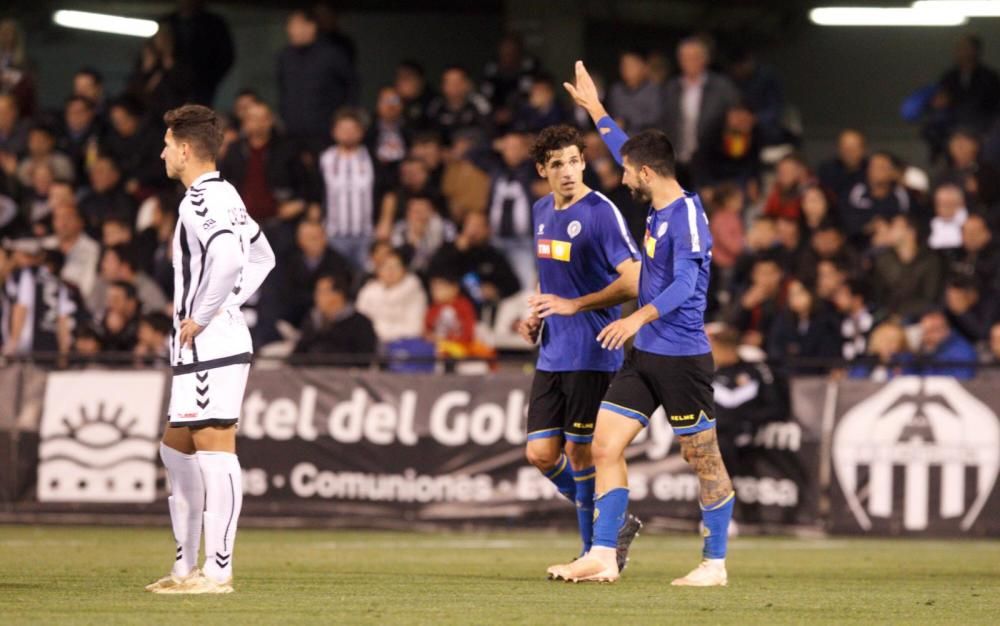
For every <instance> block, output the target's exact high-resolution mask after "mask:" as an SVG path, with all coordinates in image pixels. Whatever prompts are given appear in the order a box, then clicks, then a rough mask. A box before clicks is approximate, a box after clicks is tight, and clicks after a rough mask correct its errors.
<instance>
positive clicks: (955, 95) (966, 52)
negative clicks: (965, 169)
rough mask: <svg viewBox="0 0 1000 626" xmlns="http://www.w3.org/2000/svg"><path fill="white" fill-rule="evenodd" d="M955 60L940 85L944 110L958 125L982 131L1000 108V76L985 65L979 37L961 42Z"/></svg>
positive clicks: (956, 50)
mask: <svg viewBox="0 0 1000 626" xmlns="http://www.w3.org/2000/svg"><path fill="white" fill-rule="evenodd" d="M954 58H955V65H954V66H952V67H951V68H949V69H948V71H946V72H945V73H944V75H943V76H942V77H941V79H940V81H939V83H938V84H939V88H940V91H941V93H942V94H943V96H944V101H945V102H944V103H945V108H946V109H948V110H949V112H950V114H951V115H950V117H951V118H952V119H953V120H954V122H955V125H956V126H966V127H969V128H972V129H975V130H976V132H983V131H985V130H986V129H987V128H988V127H989V124H990V122H992V121H993V118H994V116H995V115H996V112H997V107H998V106H1000V75H998V74H997V72H996V70H994V69H993V68H991V67H989V66H987V65H986V64H984V63H983V42H982V40H981V39H980V38H979V37H977V36H976V35H965V36H963V37H962V38H961V39H959V41H958V43H957V45H956V46H955V57H954Z"/></svg>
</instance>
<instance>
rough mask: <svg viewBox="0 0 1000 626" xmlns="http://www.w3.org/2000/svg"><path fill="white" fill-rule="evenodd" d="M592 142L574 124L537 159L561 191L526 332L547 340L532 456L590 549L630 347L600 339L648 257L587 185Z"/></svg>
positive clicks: (548, 136)
mask: <svg viewBox="0 0 1000 626" xmlns="http://www.w3.org/2000/svg"><path fill="white" fill-rule="evenodd" d="M582 151H583V139H582V138H581V136H580V133H579V131H577V130H576V129H575V128H572V127H570V126H551V127H549V128H546V129H544V130H543V131H542V132H541V133H539V135H538V138H537V139H536V141H535V143H534V145H533V147H532V157H533V158H534V160H535V165H536V167H537V170H538V174H539V176H541V177H542V178H545V179H546V180H547V181H548V183H549V186H550V188H551V189H552V193H549V194H547V195H546V196H545V197H543V198H541V199H540V200H538V201H537V202H536V203H535V205H534V206H533V207H532V216H533V222H534V224H533V227H534V237H535V255H536V257H537V258H536V262H537V266H538V280H539V294H537V295H535V296H532V298H531V299H530V300H529V303H530V305H531V310H532V313H531V315H530V316H529V317H528V319H527V320H525V321H524V322H523V323H522V325H521V329H520V330H521V334H522V335H523V336H524V337H525V339H527V340H528V341H535V340H536V339H538V340H540V343H541V349H540V351H539V356H538V366H537V371H536V372H535V377H534V380H533V381H532V386H531V396H530V401H529V404H528V436H527V439H528V441H527V447H526V456H527V458H528V460H529V462H530V463H531V464H532V465H534V466H535V467H537V468H538V469H539V470H540V471H541V472H542V473H543V474H544V475H545V477H546V478H548V479H549V480H550V481H552V483H554V484H555V486H556V488H557V489H558V490H559V493H561V494H562V495H563V496H565V497H566V498H567V499H568V500H569V501H570V502H575V503H576V510H577V524H578V527H579V529H580V539H581V541H582V543H583V550H582V552H581V555H582V554H586V553H587V551H588V550H590V546H591V540H592V537H593V518H594V515H593V513H594V478H595V472H594V465H593V462H592V460H591V455H590V442H591V440H592V439H593V433H594V423H595V420H596V418H597V411H598V409H599V408H600V405H601V400H602V399H603V397H604V392H605V391H606V390H607V388H608V384H609V383H610V382H611V377H612V375H613V374H614V372H616V371H618V370H619V369H620V368H621V365H622V360H623V354H622V350H621V349H616V350H605V349H603V348H602V347H601V346H600V345H599V344H598V343H597V342H595V341H594V337H596V336H597V333H599V332H600V331H601V329H602V328H604V327H605V326H607V325H608V324H610V323H611V322H613V321H615V320H617V319H619V318H620V317H621V311H620V308H619V306H618V305H619V304H620V303H622V302H625V301H628V300H632V299H633V298H635V297H636V295H637V292H638V284H639V250H638V248H637V247H636V245H635V243H634V241H633V240H632V237H631V236H630V235H629V233H628V230H627V228H626V227H625V220H624V219H623V218H622V216H621V213H619V212H618V209H617V208H616V207H615V205H614V204H613V203H612V202H611V201H610V200H608V199H607V198H606V197H604V196H603V195H601V194H600V193H598V192H596V191H593V190H591V189H590V188H589V187H587V186H586V185H584V184H583V170H584V167H585V164H584V159H583V154H582ZM640 527H641V523H640V522H639V520H638V519H636V518H635V517H634V516H630V517H629V518H628V519H626V520H624V521H623V524H622V525H621V527H620V528H618V529H616V540H615V545H616V560H617V568H618V569H621V568H623V567H624V566H625V563H626V560H627V554H628V547H629V545H630V544H631V542H632V540H633V539H634V538H635V536H636V535H637V534H638V531H639V528H640Z"/></svg>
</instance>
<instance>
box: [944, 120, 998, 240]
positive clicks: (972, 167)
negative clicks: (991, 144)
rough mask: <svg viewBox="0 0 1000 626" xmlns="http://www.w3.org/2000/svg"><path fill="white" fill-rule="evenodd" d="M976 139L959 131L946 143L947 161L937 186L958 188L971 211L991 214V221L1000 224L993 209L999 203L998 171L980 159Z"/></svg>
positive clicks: (971, 134)
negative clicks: (945, 184) (950, 185)
mask: <svg viewBox="0 0 1000 626" xmlns="http://www.w3.org/2000/svg"><path fill="white" fill-rule="evenodd" d="M979 147H980V140H979V136H978V135H976V134H975V133H973V132H971V131H969V130H967V129H962V128H960V129H958V130H956V131H955V132H954V133H952V135H951V138H950V139H949V140H948V161H947V163H946V164H945V165H944V167H942V168H941V170H940V171H939V172H938V174H937V176H936V177H935V182H936V183H937V184H938V185H942V184H944V183H951V184H953V185H957V186H958V188H959V189H961V190H962V192H963V193H964V194H965V198H966V202H967V203H968V205H969V206H970V207H972V208H974V209H978V210H982V211H987V212H988V213H989V214H991V215H993V222H994V223H998V222H1000V219H998V218H1000V216H998V215H996V212H995V209H997V208H998V206H997V205H998V203H1000V171H998V170H997V169H996V168H995V167H994V166H993V165H991V164H989V163H987V162H986V161H983V160H982V159H980V157H979Z"/></svg>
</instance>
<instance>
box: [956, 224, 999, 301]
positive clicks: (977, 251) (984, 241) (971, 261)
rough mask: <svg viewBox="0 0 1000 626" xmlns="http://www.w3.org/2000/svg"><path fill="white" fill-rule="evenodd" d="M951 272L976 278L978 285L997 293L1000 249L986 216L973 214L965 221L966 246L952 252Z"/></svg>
mask: <svg viewBox="0 0 1000 626" xmlns="http://www.w3.org/2000/svg"><path fill="white" fill-rule="evenodd" d="M950 256H951V262H950V264H949V271H950V272H951V273H952V274H957V275H960V276H965V277H966V278H971V279H973V280H974V281H975V282H976V283H977V284H978V285H981V286H982V287H983V288H984V289H986V290H987V291H989V292H990V294H991V297H992V296H994V295H997V294H996V290H997V285H998V274H1000V249H998V247H997V244H996V242H994V241H993V232H992V230H991V229H990V226H989V224H988V223H987V222H986V218H985V217H983V216H982V215H981V214H979V213H972V214H970V215H969V217H968V218H967V219H966V220H965V223H964V224H962V248H961V249H960V250H956V251H955V252H953V253H951V255H950Z"/></svg>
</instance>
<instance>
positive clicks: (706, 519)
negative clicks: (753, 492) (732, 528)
mask: <svg viewBox="0 0 1000 626" xmlns="http://www.w3.org/2000/svg"><path fill="white" fill-rule="evenodd" d="M735 503H736V492H735V491H734V492H732V493H731V494H729V495H728V496H726V497H725V498H722V499H721V500H719V501H717V502H713V503H712V504H708V505H705V504H703V505H701V519H702V522H703V523H704V525H705V548H704V549H703V550H702V552H701V554H702V556H703V557H705V558H706V559H724V558H726V545H727V544H728V543H729V520H731V519H733V504H735Z"/></svg>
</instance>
